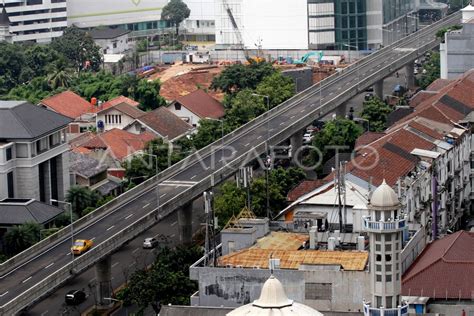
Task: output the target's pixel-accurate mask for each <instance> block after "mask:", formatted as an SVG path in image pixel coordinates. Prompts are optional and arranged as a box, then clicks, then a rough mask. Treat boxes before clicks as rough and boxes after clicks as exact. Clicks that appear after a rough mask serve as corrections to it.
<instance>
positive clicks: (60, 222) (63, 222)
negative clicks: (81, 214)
mask: <svg viewBox="0 0 474 316" xmlns="http://www.w3.org/2000/svg"><path fill="white" fill-rule="evenodd" d="M77 218H78V217H77V215H76V214H75V213H74V212H72V221H76V220H77ZM54 224H55V225H56V226H57V227H64V226H67V225H69V224H71V212H70V211H69V210H66V211H65V212H63V213H62V214H61V215H59V216H58V217H56V219H55V220H54Z"/></svg>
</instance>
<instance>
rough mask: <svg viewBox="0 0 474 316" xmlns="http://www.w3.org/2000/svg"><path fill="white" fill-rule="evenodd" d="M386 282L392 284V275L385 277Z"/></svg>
mask: <svg viewBox="0 0 474 316" xmlns="http://www.w3.org/2000/svg"><path fill="white" fill-rule="evenodd" d="M385 281H387V282H392V275H391V274H387V275H386V276H385Z"/></svg>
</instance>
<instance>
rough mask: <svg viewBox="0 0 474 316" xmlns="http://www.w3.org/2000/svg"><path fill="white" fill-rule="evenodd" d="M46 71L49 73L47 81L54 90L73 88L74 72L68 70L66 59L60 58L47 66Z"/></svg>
mask: <svg viewBox="0 0 474 316" xmlns="http://www.w3.org/2000/svg"><path fill="white" fill-rule="evenodd" d="M46 69H47V71H48V75H47V77H46V80H47V81H48V85H49V87H50V88H51V89H52V90H56V89H59V88H63V89H66V88H69V87H70V86H71V84H72V79H73V75H72V74H74V71H73V70H72V69H71V68H68V64H67V61H66V60H65V59H64V58H58V60H56V61H55V62H53V63H50V64H49V65H48V66H46Z"/></svg>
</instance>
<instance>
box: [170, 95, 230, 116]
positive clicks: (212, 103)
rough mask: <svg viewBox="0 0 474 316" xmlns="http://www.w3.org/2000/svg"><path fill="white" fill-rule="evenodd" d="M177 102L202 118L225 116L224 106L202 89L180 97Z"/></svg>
mask: <svg viewBox="0 0 474 316" xmlns="http://www.w3.org/2000/svg"><path fill="white" fill-rule="evenodd" d="M175 102H178V103H180V104H181V105H182V106H184V107H185V108H187V109H188V110H189V111H191V112H193V113H194V114H196V115H197V116H199V117H200V118H206V117H210V118H215V119H218V118H221V117H223V116H224V106H223V105H222V104H220V103H219V101H217V100H216V99H214V98H213V97H211V96H210V95H208V94H207V93H206V92H204V91H203V90H201V89H198V90H196V91H194V92H191V93H190V94H187V95H185V96H182V97H179V98H178V99H176V101H175Z"/></svg>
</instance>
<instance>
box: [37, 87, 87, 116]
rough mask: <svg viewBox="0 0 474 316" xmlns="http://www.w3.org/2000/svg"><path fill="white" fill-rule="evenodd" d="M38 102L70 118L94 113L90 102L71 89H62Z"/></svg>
mask: <svg viewBox="0 0 474 316" xmlns="http://www.w3.org/2000/svg"><path fill="white" fill-rule="evenodd" d="M40 104H42V105H45V106H47V107H48V108H50V109H51V110H53V111H55V112H57V113H60V114H62V115H64V116H67V117H69V118H72V119H76V118H79V117H80V116H81V115H83V114H86V113H94V112H95V111H96V109H95V108H94V106H93V105H92V104H90V103H89V102H87V101H86V100H84V99H83V98H81V97H80V96H79V95H77V94H75V93H74V92H72V91H64V92H61V93H59V94H56V95H53V96H52V97H49V98H46V99H43V100H42V101H41V102H40Z"/></svg>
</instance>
